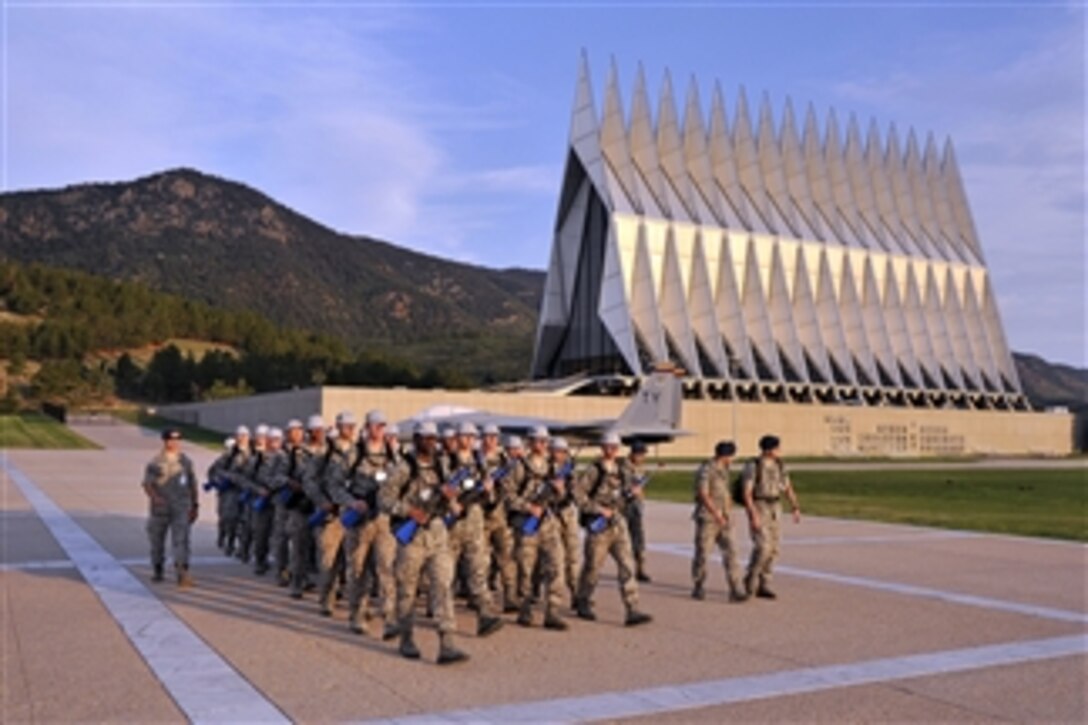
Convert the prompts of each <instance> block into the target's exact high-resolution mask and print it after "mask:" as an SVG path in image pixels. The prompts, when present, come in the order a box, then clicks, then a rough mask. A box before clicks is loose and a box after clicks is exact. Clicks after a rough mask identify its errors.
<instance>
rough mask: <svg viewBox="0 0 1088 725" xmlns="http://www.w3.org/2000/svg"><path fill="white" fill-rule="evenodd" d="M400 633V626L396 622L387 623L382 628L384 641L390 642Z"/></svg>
mask: <svg viewBox="0 0 1088 725" xmlns="http://www.w3.org/2000/svg"><path fill="white" fill-rule="evenodd" d="M399 634H400V627H398V626H397V625H395V624H387V625H385V626H384V627H383V628H382V641H383V642H389V641H390V640H394V639H396V638H397V636H398V635H399Z"/></svg>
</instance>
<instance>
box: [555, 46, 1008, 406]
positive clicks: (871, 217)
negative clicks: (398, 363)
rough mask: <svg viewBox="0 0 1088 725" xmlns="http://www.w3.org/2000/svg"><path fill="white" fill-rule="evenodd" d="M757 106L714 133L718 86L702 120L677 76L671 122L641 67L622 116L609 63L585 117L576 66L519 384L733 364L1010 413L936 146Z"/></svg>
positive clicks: (761, 379) (964, 218) (743, 102)
mask: <svg viewBox="0 0 1088 725" xmlns="http://www.w3.org/2000/svg"><path fill="white" fill-rule="evenodd" d="M761 97H762V102H761V104H760V107H759V109H758V114H757V118H756V119H755V121H756V125H755V126H753V115H752V114H751V113H750V111H749V108H748V102H747V98H746V96H745V93H744V91H743V89H742V90H741V92H740V95H739V97H738V100H737V104H736V107H735V108H734V109H731V110H732V111H733V113H734V114H735V115H734V116H733V117H734V119H735V120H734V122H733V123H732V124H729V123H728V121H727V114H726V109H725V103H724V101H723V99H722V95H721V91H720V88H719V87H718V85H717V84H715V87H714V93H713V97H712V100H711V103H710V106H709V109H708V112H709V120H708V119H707V116H706V115H704V109H703V107H702V104H701V103H700V99H699V89H698V86H697V84H696V82H695V80H694V79H692V80H691V82H690V83H689V84H688V88H687V92H686V96H685V99H684V109H683V111H684V113H683V119H682V120H681V118H680V117H679V115H678V113H677V111H678V107H677V104H676V98H675V96H674V89H673V85H672V80H671V76H670V75H669V73H668V72H667V71H666V72H665V73H664V77H663V80H662V84H661V87H660V93H659V94H658V96H657V98H656V99H654V100H653V101H651V97H650V94H649V93H648V92H647V86H646V82H645V74H644V72H643V70H642V68H641V66H640V67H639V71H638V74H637V78H636V79H635V83H634V84H633V87H632V97H631V107H630V109H629V113H628V109H627V108H626V107H625V106H624V104H623V101H622V98H621V96H620V86H619V80H618V74H617V72H616V65H615V63H614V62H613V63H612V67H611V68H610V72H609V78H608V83H607V84H606V88H605V92H604V96H603V100H602V101H601V104H602V105H601V107H602V108H603V112H602V114H601V116H600V117H599V119H598V116H597V112H596V108H597V106H596V104H595V100H594V94H593V90H592V86H591V82H590V77H589V70H588V68H587V65H586V63H585V60H584V56H583V60H582V62H581V64H580V66H579V68H578V78H577V84H576V87H575V93H574V104H573V106H574V107H573V109H572V114H571V124H570V141H569V144H570V146H569V152H568V154H567V164H566V167H565V171H564V175H563V186H562V189H561V191H560V195H559V203H558V209H557V213H556V217H555V225H554V233H553V246H552V250H551V256H550V258H549V264H548V276H547V279H546V281H545V285H544V295H543V299H542V301H541V310H540V326H539V328H538V332H537V339H536V343H537V344H536V347H535V350H534V358H533V373H534V375H537V376H549V375H550V376H555V375H564V376H565V375H569V374H572V373H574V372H579V371H582V372H585V373H588V374H612V373H620V374H635V375H637V374H641V373H643V372H645V370H647V369H649V367H650V366H651V365H653V364H655V363H656V362H661V361H664V360H666V359H670V358H671V359H673V360H675V361H676V362H677V363H679V364H681V365H682V366H683V367H684V368H686V369H687V370H688V371H689V373H690V375H691V376H692V377H696V378H702V379H706V378H710V379H715V378H716V379H722V380H724V379H726V378H729V377H731V376H732V375H731V370H730V368H731V366H732V362H733V361H732V358H733V357H734V356H735V358H736V361H737V363H739V365H740V367H741V369H742V371H743V372H742V374H743V376H744V377H745V378H747V379H749V380H751V381H753V382H757V383H774V384H776V385H773V386H770V387H768V386H761V387H758V388H754V389H753V390H755V391H756V394H763V395H770V396H775V397H779V398H780V399H784V400H788V401H798V402H800V401H805V402H811V401H816V400H823V401H825V402H828V401H834V400H835V396H836V395H845V397H846V398H848V399H852V400H857V401H859V402H861V403H862V404H875V403H878V402H879V401H884V402H886V403H889V404H892V405H929V404H938V405H946V404H949V405H954V406H957V407H968V408H970V407H977V408H989V409H992V408H1007V407H1008V406H1009V404H1010V403H1011V404H1013V405H1022V397H1019V396H1021V395H1022V393H1021V390H1020V382H1019V380H1018V379H1017V375H1016V369H1015V366H1014V363H1013V361H1012V357H1011V355H1010V354H1009V351H1008V345H1007V341H1006V340H1005V336H1004V330H1003V328H1002V326H1001V320H1000V316H999V315H998V311H997V306H996V302H995V300H994V297H993V292H992V289H991V287H990V279H989V277H988V273H987V270H986V267H985V264H984V261H983V257H982V256H981V248H980V246H979V241H978V235H977V230H976V229H975V227H974V223H973V220H972V218H971V212H970V208H969V206H968V202H967V197H966V193H965V190H964V188H963V181H962V179H961V177H960V172H959V168H958V166H957V164H956V159H955V155H954V152H953V150H952V147H951V144H946V146H945V148H944V151H943V156H942V155H941V154H939V153H938V147H937V144H936V143H935V141H934V139H933V136H932V134H928V135H927V136H926V139H925V144H924V147H923V146H921V145H919V143H918V141H919V139H920V138H921V137H920V136H917V135H916V134H915V133H914V132H913V131H911V132H909V133H908V134H907V136H906V144H905V149H903V148H901V146H900V137H899V136H898V134H897V132H896V130H895V126H894V125H892V126H891V127H890V129H889V132H888V133H887V134H885V137H884V140H882V139H881V133H880V131H879V129H878V128H877V126H876V124H875V123H870V124H869V127H868V131H867V133H866V134H865V135H864V136H863V134H862V129H861V128H860V126H859V124H858V122H857V121H856V119H855V118H854V116H852V115H851V116H850V120H849V122H848V124H847V125H846V127H845V134H843V133H841V130H840V127H839V124H838V121H837V117H836V115H835V112H834V111H831V112H830V113H829V115H828V117H827V122H826V124H824V125H823V127H822V128H821V126H820V124H819V123H818V121H817V118H816V114H815V112H814V111H813V110H812V105H811V104H808V105H807V111H806V114H805V119H804V125H803V128H801V129H799V128H798V125H797V120H798V119H797V118H796V117H795V115H794V106H793V103H792V101H791V100H789V99H787V100H786V103H785V106H784V109H783V113H782V116H781V118H780V122H781V124H780V126H777V125H776V120H775V117H774V113H773V110H772V107H771V104H770V102H769V101H768V100H767V99H768V96H767V94H765V93H763V94H761ZM787 381H788V382H790V385H789V386H788V387H783V386H781V385H778V384H780V383H783V382H787ZM826 382H831V383H834V384H835V385H836V387H835V388H834V389H830V388H829V389H824V390H820V389H819V388H817V387H816V385H817V384H824V383H826ZM838 386H848V387H854V388H855V389H857V388H862V387H867V388H868V389H865V390H855V391H849V390H844V389H842V388H840V387H838ZM722 389H723V388H722V386H720V385H711V386H710V387H707V388H703V387H701V386H692V387H691V388H689V391H691V392H695V393H696V394H699V392H700V391H719V390H722ZM967 391H971V394H970V395H965V394H964V393H966V392H967ZM859 392H860V393H862V394H861V395H860V396H859V394H858V393H859ZM904 393H909V394H906V395H905V394H904ZM918 393H925V394H924V395H919V394H918ZM950 393H951V395H949V394H950ZM829 394H830V395H829ZM1011 396H1017V398H1015V399H1014V398H1013V397H1011Z"/></svg>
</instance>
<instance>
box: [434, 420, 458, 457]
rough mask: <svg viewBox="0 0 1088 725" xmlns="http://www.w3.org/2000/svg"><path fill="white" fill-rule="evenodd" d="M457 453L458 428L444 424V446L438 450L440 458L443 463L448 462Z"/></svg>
mask: <svg viewBox="0 0 1088 725" xmlns="http://www.w3.org/2000/svg"><path fill="white" fill-rule="evenodd" d="M455 455H457V429H456V428H454V427H453V426H452V425H444V426H442V448H441V450H439V452H438V459H439V460H440V461H442V463H443V465H445V464H448V463H449V462H450V461H452V460H453V457H454V456H455Z"/></svg>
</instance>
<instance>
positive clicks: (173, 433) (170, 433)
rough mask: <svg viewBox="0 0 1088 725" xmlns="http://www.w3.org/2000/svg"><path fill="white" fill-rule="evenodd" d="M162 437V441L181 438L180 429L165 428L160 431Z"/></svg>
mask: <svg viewBox="0 0 1088 725" xmlns="http://www.w3.org/2000/svg"><path fill="white" fill-rule="evenodd" d="M162 439H163V440H164V441H176V440H181V431H180V430H178V429H177V428H167V429H166V430H164V431H163V432H162Z"/></svg>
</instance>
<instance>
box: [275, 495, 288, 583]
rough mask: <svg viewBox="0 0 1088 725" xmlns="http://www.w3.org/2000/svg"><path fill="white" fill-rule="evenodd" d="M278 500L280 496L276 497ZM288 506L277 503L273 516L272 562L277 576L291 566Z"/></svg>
mask: <svg viewBox="0 0 1088 725" xmlns="http://www.w3.org/2000/svg"><path fill="white" fill-rule="evenodd" d="M276 498H277V499H278V498H279V496H276ZM287 514H288V511H287V506H286V505H285V504H283V503H281V502H280V501H278V500H277V501H276V512H275V513H274V514H273V516H272V562H273V564H274V565H275V566H274V570H275V572H276V575H277V576H280V575H282V574H283V572H285V571H287V569H288V567H289V566H290V556H291V554H290V551H289V547H290V539H289V538H288V536H287Z"/></svg>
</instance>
